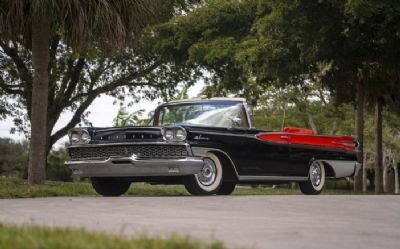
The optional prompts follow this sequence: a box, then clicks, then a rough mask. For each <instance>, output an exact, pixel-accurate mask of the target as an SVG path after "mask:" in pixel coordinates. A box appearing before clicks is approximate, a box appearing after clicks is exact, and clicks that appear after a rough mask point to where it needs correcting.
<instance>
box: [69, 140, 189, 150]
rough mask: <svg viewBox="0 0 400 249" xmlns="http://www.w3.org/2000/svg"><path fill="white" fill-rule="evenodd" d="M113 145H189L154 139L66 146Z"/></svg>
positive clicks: (70, 146)
mask: <svg viewBox="0 0 400 249" xmlns="http://www.w3.org/2000/svg"><path fill="white" fill-rule="evenodd" d="M114 145H185V146H186V147H188V146H189V144H188V143H185V142H174V141H168V142H167V141H156V142H125V143H102V144H70V145H68V146H67V149H68V148H74V147H98V146H114Z"/></svg>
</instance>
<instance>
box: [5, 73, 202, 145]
mask: <svg viewBox="0 0 400 249" xmlns="http://www.w3.org/2000/svg"><path fill="white" fill-rule="evenodd" d="M203 87H204V81H198V82H197V83H196V84H195V85H193V86H192V87H190V88H189V90H188V95H189V98H194V97H197V96H198V94H199V93H200V91H201V89H202V88H203ZM114 100H115V98H113V97H110V96H107V95H101V96H100V97H98V98H96V99H95V100H94V101H93V103H92V105H91V106H90V107H89V108H88V111H89V112H90V114H89V116H88V120H89V121H90V122H92V124H93V126H97V127H108V126H112V121H113V119H114V118H115V116H116V115H117V112H118V109H119V104H115V105H114V104H113V102H114ZM130 101H132V99H129V98H127V99H126V100H125V103H128V102H130ZM161 102H162V100H161V99H156V100H154V101H149V100H141V101H140V102H139V103H137V104H134V105H133V106H131V107H127V110H128V111H129V112H134V111H137V110H140V109H144V110H145V113H146V114H147V113H148V112H150V111H153V110H154V109H156V107H157V106H158V105H159V104H160V103H161ZM125 106H127V105H125ZM71 117H72V113H71V112H68V113H63V114H61V117H60V118H59V120H58V122H57V123H56V125H55V128H54V130H53V132H54V131H57V130H58V129H60V128H62V127H64V126H65V125H66V124H67V123H68V121H69V120H70V119H71ZM12 127H14V124H13V121H12V118H7V119H5V120H0V137H8V138H12V139H14V140H17V141H21V140H23V139H24V135H21V134H10V129H11V128H12ZM67 140H68V139H67V136H65V137H63V138H62V139H60V140H59V141H58V142H57V144H56V145H55V148H56V149H57V148H59V147H62V146H64V144H65V142H66V141H67Z"/></svg>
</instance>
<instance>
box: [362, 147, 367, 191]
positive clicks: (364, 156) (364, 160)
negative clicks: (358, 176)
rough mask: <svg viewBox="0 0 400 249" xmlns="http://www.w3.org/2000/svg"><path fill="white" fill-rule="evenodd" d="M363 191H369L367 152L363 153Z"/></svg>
mask: <svg viewBox="0 0 400 249" xmlns="http://www.w3.org/2000/svg"><path fill="white" fill-rule="evenodd" d="M362 192H363V193H366V192H367V152H365V153H364V155H363V166H362Z"/></svg>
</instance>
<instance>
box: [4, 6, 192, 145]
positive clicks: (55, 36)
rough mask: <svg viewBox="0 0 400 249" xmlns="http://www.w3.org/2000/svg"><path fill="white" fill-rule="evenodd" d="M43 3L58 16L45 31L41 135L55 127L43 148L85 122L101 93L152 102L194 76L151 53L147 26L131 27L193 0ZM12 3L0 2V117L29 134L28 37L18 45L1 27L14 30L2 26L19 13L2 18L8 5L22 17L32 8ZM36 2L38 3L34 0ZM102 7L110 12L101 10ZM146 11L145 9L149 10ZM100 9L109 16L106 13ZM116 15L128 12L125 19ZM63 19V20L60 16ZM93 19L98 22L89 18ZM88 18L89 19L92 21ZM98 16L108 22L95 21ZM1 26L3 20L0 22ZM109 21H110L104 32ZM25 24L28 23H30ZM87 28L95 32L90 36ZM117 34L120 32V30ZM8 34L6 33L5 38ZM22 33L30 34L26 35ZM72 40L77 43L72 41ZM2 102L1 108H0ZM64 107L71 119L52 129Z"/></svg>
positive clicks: (176, 10)
mask: <svg viewBox="0 0 400 249" xmlns="http://www.w3.org/2000/svg"><path fill="white" fill-rule="evenodd" d="M45 2H46V1H45ZM47 2H49V3H48V4H49V5H46V7H47V8H50V9H46V8H44V11H51V8H56V9H55V10H54V13H53V12H52V15H51V17H52V18H56V19H57V18H59V19H57V22H55V24H57V25H58V26H57V27H54V28H55V30H53V32H52V34H51V46H50V48H49V51H50V54H49V55H50V61H49V70H48V74H49V75H48V78H49V98H48V101H49V104H48V106H49V108H48V117H47V118H48V122H47V123H48V126H49V127H48V129H47V130H48V133H50V132H51V131H54V132H53V133H52V134H47V135H48V136H50V139H49V141H50V145H53V144H54V143H55V142H56V141H57V140H59V139H60V138H61V137H63V136H64V135H66V134H67V132H68V130H69V129H71V128H73V127H75V126H76V125H78V124H79V123H80V122H83V123H86V124H88V120H87V116H88V112H87V111H86V110H87V108H88V107H89V106H90V104H91V103H92V102H93V101H94V100H95V99H96V97H98V96H99V95H101V94H107V95H110V96H113V97H115V98H116V99H117V100H118V101H121V102H122V101H123V100H125V98H130V99H132V102H131V103H129V104H135V103H137V101H139V100H140V99H141V98H147V99H150V100H153V99H155V98H158V97H164V96H173V95H174V94H175V92H176V86H177V85H178V83H180V82H182V81H185V83H187V84H189V85H190V84H193V82H195V81H196V77H195V73H194V72H193V70H192V68H187V67H186V66H185V65H183V64H179V63H175V62H171V61H168V60H166V59H165V58H164V57H163V56H162V51H160V50H158V49H157V46H156V45H155V43H156V38H155V37H154V32H153V31H152V29H151V27H148V30H147V32H146V33H140V34H138V33H137V31H139V30H142V28H143V26H144V25H146V24H148V23H154V22H156V23H160V22H164V21H167V20H168V19H170V18H171V17H172V16H174V15H178V14H182V13H183V12H187V11H188V10H190V9H191V8H192V7H193V6H194V5H195V4H197V2H198V1H197V0H189V1H181V0H167V1H150V2H149V1H127V2H126V1H118V3H114V2H115V1H101V2H98V1H83V2H82V1H78V2H73V3H72V2H70V1H54V3H50V2H52V1H47ZM15 4H16V3H14V2H13V1H6V2H4V3H3V2H1V3H0V6H1V7H4V8H1V9H2V11H1V12H0V30H2V31H4V33H3V32H1V34H2V35H1V36H0V71H2V72H3V73H2V74H1V75H0V117H1V118H3V117H4V116H5V115H10V116H12V117H13V118H14V123H15V126H16V127H17V130H16V131H18V132H23V133H25V134H26V135H27V136H29V130H30V121H31V118H32V117H31V113H30V112H31V109H32V106H31V105H32V99H31V96H32V91H31V90H32V88H31V86H32V83H33V77H32V73H31V72H33V71H34V70H33V65H32V48H31V45H30V44H31V42H27V43H24V42H22V41H21V39H19V38H18V39H15V40H12V41H11V42H9V40H8V38H9V37H8V36H7V35H6V33H7V32H6V30H3V29H8V28H12V27H13V25H11V26H10V25H6V24H9V23H10V22H12V21H13V20H12V19H13V18H15V20H17V19H19V18H21V16H20V15H15V16H14V15H7V11H8V10H10V11H11V10H12V8H11V7H12V6H14V7H16V9H17V10H19V11H21V12H20V13H16V14H21V15H28V16H29V15H31V14H32V13H28V12H27V13H25V9H18V8H20V7H21V6H22V5H23V4H26V3H21V5H18V4H17V5H15ZM35 4H45V3H44V2H43V3H42V1H39V2H37V3H36V2H35ZM69 4H71V6H70V5H69ZM96 4H97V5H99V8H100V9H98V8H93V9H92V8H91V7H93V6H96ZM136 4H137V5H138V6H137V7H138V8H134V9H132V7H133V5H136ZM72 5H73V6H72ZM102 5H106V6H102ZM10 6H11V7H10ZM64 7H65V8H66V9H64ZM73 7H74V8H73ZM75 7H76V8H75ZM147 7H148V8H147ZM114 8H115V9H114ZM143 8H145V10H147V11H145V13H142V15H139V14H137V12H140V11H141V10H143ZM29 9H30V8H29V7H28V8H26V10H29ZM107 10H108V11H110V12H109V13H108V12H107ZM75 11H77V12H79V11H83V12H82V13H85V11H88V12H87V13H86V14H98V16H96V17H93V16H82V15H81V12H79V13H77V12H75ZM149 11H150V12H151V13H148V12H149ZM61 12H63V13H61ZM128 12H129V14H128ZM55 13H59V14H55ZM107 13H108V15H106V14H107ZM147 14H154V15H156V19H154V18H150V19H146V18H145V17H146V15H147ZM70 15H76V17H75V18H72V19H73V20H72V19H70V17H71V16H70ZM84 15H85V14H84ZM118 15H122V16H118ZM123 15H128V16H125V17H124V16H123ZM23 17H24V18H23V20H31V19H30V18H27V19H25V17H26V16H23ZM153 17H155V16H153ZM63 18H65V19H66V20H62V19H63ZM92 18H95V19H96V18H98V19H96V20H93V19H92ZM108 18H111V20H109V22H107V20H108ZM113 18H116V19H113ZM138 18H139V23H137V26H135V27H134V29H132V30H130V29H129V30H128V29H126V28H130V25H132V21H133V22H134V21H135V20H138ZM15 20H14V21H15ZM118 20H119V21H118ZM63 21H65V23H63ZM91 21H95V22H93V23H92V22H91ZM103 21H104V22H107V23H105V24H104V25H103V24H101V25H99V24H98V23H101V22H103ZM116 21H118V22H119V23H118V25H113V24H115V22H116ZM77 22H78V23H77ZM87 22H90V23H87ZM2 23H3V24H4V25H1V24H2ZM25 23H26V22H25V21H24V22H23V23H20V22H17V23H15V24H16V25H17V24H18V25H17V26H16V27H14V28H15V29H16V30H19V29H23V28H24V27H22V26H19V24H21V25H22V24H25ZM69 25H76V26H69ZM93 25H95V26H93ZM109 25H113V26H112V29H111V30H110V26H109ZM124 25H126V26H124ZM28 26H29V28H30V27H31V25H28ZM122 26H124V27H122ZM70 28H72V29H73V30H74V31H75V32H76V33H73V34H70V33H68V32H69V31H71V30H70ZM8 31H9V30H8ZM93 32H94V34H93V35H90V34H91V33H93ZM97 32H100V33H97ZM107 32H111V35H110V34H106V33H107ZM114 32H117V33H118V35H122V37H121V36H115V33H114ZM126 32H127V33H126ZM124 33H126V34H125V35H124ZM128 33H129V34H128ZM12 34H18V36H19V35H20V33H19V32H12ZM12 34H11V33H10V35H12ZM88 35H89V37H88ZM97 35H98V36H97ZM132 35H133V36H134V38H135V39H134V40H132V39H131V38H132ZM78 36H81V37H80V38H79V37H78ZM10 38H12V37H10ZM25 38H27V39H28V40H29V39H30V38H29V37H28V36H27V37H25ZM81 38H82V39H81ZM103 38H104V39H103ZM105 38H109V39H105ZM115 39H118V41H115ZM78 40H80V41H78ZM75 43H76V44H75ZM84 43H85V44H84ZM87 43H89V46H84V45H88V44H87ZM74 44H75V45H76V46H73V45H74ZM122 44H124V45H126V47H125V46H124V48H123V49H121V50H119V51H118V53H112V52H114V50H117V49H118V48H119V47H120V46H121V45H122ZM103 45H105V46H106V47H107V46H109V47H110V48H109V49H102V48H104V46H103ZM10 99H13V101H10ZM3 103H4V104H7V105H5V106H4V107H3V105H2V104H3ZM63 112H72V113H73V116H72V118H71V119H70V120H69V121H68V123H66V124H65V126H64V127H61V128H60V129H59V130H54V129H53V128H54V125H55V124H56V123H57V121H58V119H59V117H60V115H61V113H63ZM50 148H51V146H49V150H50Z"/></svg>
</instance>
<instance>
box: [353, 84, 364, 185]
mask: <svg viewBox="0 0 400 249" xmlns="http://www.w3.org/2000/svg"><path fill="white" fill-rule="evenodd" d="M356 134H357V139H358V142H359V147H358V152H357V161H358V163H360V164H361V169H360V171H358V174H357V175H355V176H354V192H356V193H357V192H361V191H362V186H363V174H362V172H363V168H364V164H363V163H364V160H363V157H364V88H363V86H362V81H361V78H360V77H358V79H357V110H356Z"/></svg>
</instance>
